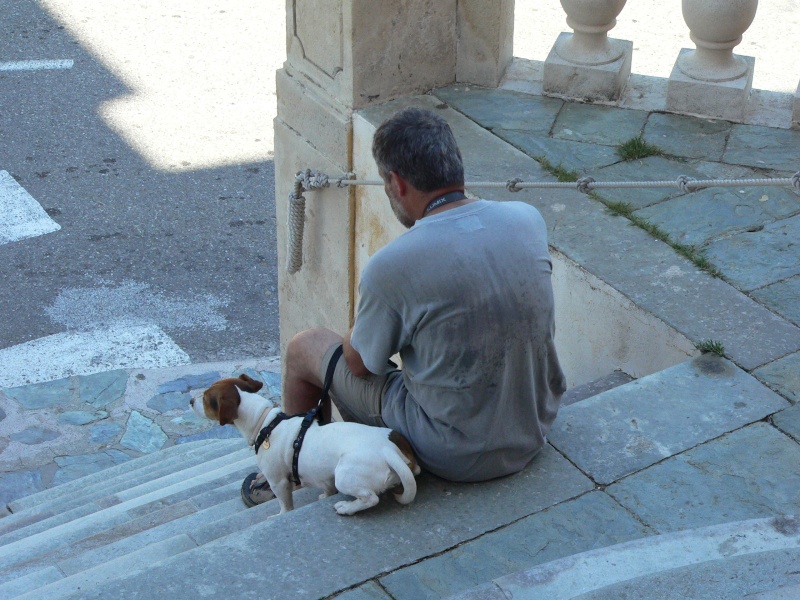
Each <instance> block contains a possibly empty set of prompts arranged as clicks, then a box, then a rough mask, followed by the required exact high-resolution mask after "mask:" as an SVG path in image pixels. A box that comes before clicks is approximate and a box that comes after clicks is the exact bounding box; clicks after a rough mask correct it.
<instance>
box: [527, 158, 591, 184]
mask: <svg viewBox="0 0 800 600" xmlns="http://www.w3.org/2000/svg"><path fill="white" fill-rule="evenodd" d="M534 158H535V160H536V162H538V163H539V164H540V165H542V168H543V169H544V170H546V171H547V172H548V173H550V174H551V175H553V176H554V177H555V178H556V179H558V180H559V181H560V182H561V183H572V182H574V181H578V179H579V178H580V173H578V172H577V171H570V170H569V169H566V168H564V167H562V166H561V165H554V164H553V163H551V162H550V161H549V160H547V157H546V156H536V157H534Z"/></svg>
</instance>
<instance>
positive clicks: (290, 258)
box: [286, 169, 800, 273]
mask: <svg viewBox="0 0 800 600" xmlns="http://www.w3.org/2000/svg"><path fill="white" fill-rule="evenodd" d="M354 177H355V174H353V173H345V174H344V175H342V176H341V177H339V178H338V179H334V180H333V181H334V182H336V186H337V187H340V188H343V187H346V186H348V185H383V181H379V180H368V179H354ZM330 184H331V179H330V178H329V177H328V176H327V175H325V174H324V173H320V172H319V171H312V170H311V169H306V170H305V171H300V172H299V173H298V174H297V175H296V176H295V183H294V191H292V193H290V194H289V236H288V254H287V258H286V270H287V271H288V272H289V273H297V271H299V270H300V267H301V266H302V265H303V226H304V222H305V208H306V199H305V198H304V197H303V192H304V191H312V190H319V189H323V188H327V187H330ZM787 185H788V186H792V187H794V188H795V189H797V190H800V171H798V172H797V173H795V174H794V175H792V176H791V177H779V178H776V179H767V178H762V179H693V178H691V177H688V176H686V175H681V176H679V177H678V178H677V179H673V180H662V181H595V179H594V178H592V177H582V178H580V179H578V180H577V181H575V182H569V181H523V180H522V179H519V178H516V179H509V180H507V181H467V182H465V183H464V186H465V187H467V188H505V189H507V190H508V191H509V192H520V191H522V190H524V189H529V188H545V189H573V190H574V189H577V190H578V191H579V192H581V193H584V194H588V193H589V192H591V191H593V190H599V189H608V188H664V187H676V188H678V189H679V190H680V191H681V192H682V193H684V194H689V193H691V192H695V191H697V190H702V189H705V188H710V187H747V186H754V187H764V186H787Z"/></svg>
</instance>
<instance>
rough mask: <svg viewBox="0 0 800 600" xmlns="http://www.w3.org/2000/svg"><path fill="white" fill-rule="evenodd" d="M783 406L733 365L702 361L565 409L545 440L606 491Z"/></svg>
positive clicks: (708, 357) (712, 359) (705, 358)
mask: <svg viewBox="0 0 800 600" xmlns="http://www.w3.org/2000/svg"><path fill="white" fill-rule="evenodd" d="M787 405H788V403H787V401H786V400H784V399H783V398H781V397H780V396H778V395H777V394H776V393H775V392H773V391H772V390H770V389H769V388H767V387H766V386H764V385H763V384H761V383H760V382H759V381H758V380H756V379H755V378H754V377H751V376H750V375H748V374H747V373H745V372H744V371H742V370H741V369H739V368H737V367H736V366H735V365H733V364H732V363H731V362H729V361H727V360H725V359H721V358H717V357H714V356H712V355H703V356H700V357H698V358H696V359H694V360H692V361H689V362H685V363H682V364H680V365H676V366H674V367H671V368H669V369H665V370H664V371H661V372H659V373H655V374H654V375H650V376H648V377H643V378H642V379H638V380H636V381H633V382H631V383H629V384H627V385H624V386H621V387H618V388H615V389H613V390H610V391H608V392H605V393H603V394H600V395H599V396H595V397H593V398H590V399H588V400H585V401H583V402H579V403H578V404H573V405H571V406H566V407H564V408H563V409H562V410H561V411H560V412H559V414H558V418H557V419H556V422H555V424H554V425H553V429H552V430H551V431H550V433H549V434H548V440H549V441H550V443H551V444H553V445H554V446H555V447H556V448H558V449H559V450H560V451H561V452H563V453H564V454H565V455H566V456H567V457H568V458H569V459H570V460H571V461H572V462H573V463H575V464H576V465H577V466H578V468H580V469H581V470H582V471H583V472H584V473H587V474H588V475H589V476H590V477H592V479H594V480H595V481H596V482H598V483H600V484H610V483H612V482H614V481H617V480H619V479H620V478H622V477H624V476H626V475H629V474H631V473H634V472H636V471H639V470H641V469H644V468H646V467H649V466H651V465H653V464H655V463H657V462H660V461H662V460H664V459H665V458H667V457H670V456H673V455H675V454H678V453H679V452H683V451H684V450H687V449H689V448H692V447H694V446H696V445H698V444H701V443H703V442H706V441H708V440H711V439H714V438H716V437H718V436H720V435H722V434H724V433H726V432H728V431H731V430H733V429H736V428H739V427H742V426H744V425H747V424H748V423H752V422H754V421H757V420H759V419H762V418H764V417H765V416H767V415H769V414H772V413H774V412H777V411H779V410H781V409H783V408H786V406H787Z"/></svg>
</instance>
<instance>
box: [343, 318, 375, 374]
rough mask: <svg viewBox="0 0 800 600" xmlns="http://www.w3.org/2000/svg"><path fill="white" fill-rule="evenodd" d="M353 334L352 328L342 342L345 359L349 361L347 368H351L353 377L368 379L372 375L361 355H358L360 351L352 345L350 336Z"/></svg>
mask: <svg viewBox="0 0 800 600" xmlns="http://www.w3.org/2000/svg"><path fill="white" fill-rule="evenodd" d="M352 332H353V329H352V328H350V330H349V331H348V332H347V333H346V334H345V336H344V340H342V347H343V349H344V359H345V360H346V361H347V366H348V367H349V368H350V372H351V373H352V374H353V375H355V376H356V377H366V376H367V375H371V373H370V371H369V369H367V367H366V366H365V365H364V361H363V360H362V359H361V355H360V354H359V353H358V350H356V349H355V348H353V347H352V346H351V345H350V334H351V333H352Z"/></svg>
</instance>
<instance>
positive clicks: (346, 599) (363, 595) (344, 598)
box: [336, 581, 392, 600]
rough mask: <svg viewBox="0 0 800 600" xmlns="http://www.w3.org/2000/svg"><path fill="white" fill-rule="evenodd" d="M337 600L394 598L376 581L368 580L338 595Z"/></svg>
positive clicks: (381, 599) (382, 599) (390, 599)
mask: <svg viewBox="0 0 800 600" xmlns="http://www.w3.org/2000/svg"><path fill="white" fill-rule="evenodd" d="M336 600H392V597H391V596H389V595H388V594H387V593H386V592H384V591H383V590H382V589H381V588H380V586H379V585H378V584H377V583H375V582H374V581H368V582H367V583H365V584H364V585H362V586H361V587H357V588H356V589H354V590H350V591H347V592H344V593H343V594H339V595H338V596H336Z"/></svg>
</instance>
